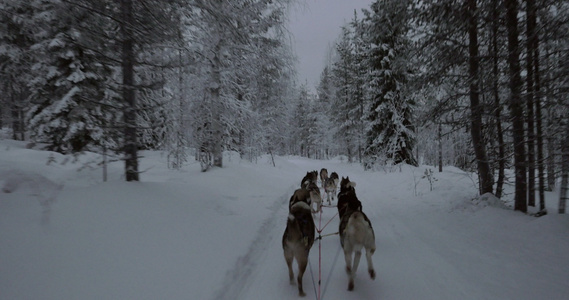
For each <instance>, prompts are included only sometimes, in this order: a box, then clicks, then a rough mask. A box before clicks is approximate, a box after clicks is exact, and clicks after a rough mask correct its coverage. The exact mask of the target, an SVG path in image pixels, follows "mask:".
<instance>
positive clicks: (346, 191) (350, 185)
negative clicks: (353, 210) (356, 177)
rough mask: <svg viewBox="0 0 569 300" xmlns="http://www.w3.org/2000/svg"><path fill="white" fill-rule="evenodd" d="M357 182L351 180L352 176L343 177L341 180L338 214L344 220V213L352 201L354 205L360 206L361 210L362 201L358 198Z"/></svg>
mask: <svg viewBox="0 0 569 300" xmlns="http://www.w3.org/2000/svg"><path fill="white" fill-rule="evenodd" d="M355 187H356V183H355V182H353V181H350V177H349V176H348V177H346V178H344V177H342V181H340V193H338V216H339V217H340V220H342V218H343V216H344V214H345V213H346V210H347V207H348V204H349V203H351V202H353V203H352V207H356V206H357V207H359V210H361V207H362V203H361V202H360V200H358V197H357V196H356V189H355Z"/></svg>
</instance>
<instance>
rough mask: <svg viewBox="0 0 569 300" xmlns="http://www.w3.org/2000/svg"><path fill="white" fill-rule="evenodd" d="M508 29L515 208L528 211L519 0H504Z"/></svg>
mask: <svg viewBox="0 0 569 300" xmlns="http://www.w3.org/2000/svg"><path fill="white" fill-rule="evenodd" d="M504 4H505V6H506V27H507V31H508V65H509V69H510V117H511V120H512V135H513V139H514V166H515V174H516V182H515V196H514V209H515V210H519V211H521V212H524V213H525V212H527V194H526V193H527V181H526V179H527V178H526V167H525V163H526V161H525V160H526V157H525V156H526V155H525V147H524V111H523V108H522V98H521V86H522V78H521V75H520V72H521V67H520V49H519V42H518V37H519V33H518V1H517V0H504Z"/></svg>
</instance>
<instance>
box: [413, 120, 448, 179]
mask: <svg viewBox="0 0 569 300" xmlns="http://www.w3.org/2000/svg"><path fill="white" fill-rule="evenodd" d="M442 127H443V125H442V122H441V121H439V133H438V139H439V173H440V172H442V171H443V128H442ZM417 157H419V155H417Z"/></svg>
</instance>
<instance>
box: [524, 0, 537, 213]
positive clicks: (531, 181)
mask: <svg viewBox="0 0 569 300" xmlns="http://www.w3.org/2000/svg"><path fill="white" fill-rule="evenodd" d="M532 14H533V18H532ZM526 16H527V17H526V35H527V38H526V50H527V55H526V70H527V76H526V105H527V114H526V115H527V124H528V125H527V144H528V148H527V149H528V153H527V168H528V205H529V206H535V128H534V85H533V80H534V76H535V75H534V62H533V59H534V56H533V53H534V47H535V43H534V38H535V3H534V1H533V0H526Z"/></svg>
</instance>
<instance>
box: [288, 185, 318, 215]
mask: <svg viewBox="0 0 569 300" xmlns="http://www.w3.org/2000/svg"><path fill="white" fill-rule="evenodd" d="M298 202H304V203H306V204H308V206H311V205H312V197H311V196H310V191H309V190H307V189H298V190H296V191H294V193H293V194H292V196H290V200H289V202H288V210H289V211H290V209H291V208H292V206H293V205H294V204H296V203H298Z"/></svg>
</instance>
